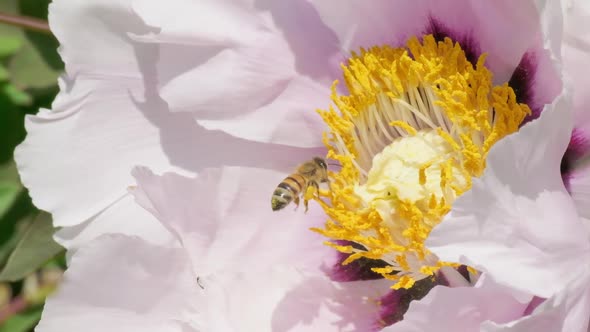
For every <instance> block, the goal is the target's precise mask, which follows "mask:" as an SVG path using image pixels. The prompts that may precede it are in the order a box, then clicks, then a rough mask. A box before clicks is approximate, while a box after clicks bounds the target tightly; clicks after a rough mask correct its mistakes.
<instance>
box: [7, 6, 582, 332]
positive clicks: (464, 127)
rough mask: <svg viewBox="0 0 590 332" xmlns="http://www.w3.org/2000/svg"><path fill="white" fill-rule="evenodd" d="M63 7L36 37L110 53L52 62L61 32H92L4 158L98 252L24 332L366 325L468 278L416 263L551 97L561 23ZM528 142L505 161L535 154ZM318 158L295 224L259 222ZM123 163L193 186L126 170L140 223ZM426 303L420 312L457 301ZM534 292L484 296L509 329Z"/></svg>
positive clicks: (420, 13)
mask: <svg viewBox="0 0 590 332" xmlns="http://www.w3.org/2000/svg"><path fill="white" fill-rule="evenodd" d="M62 1H63V3H62V5H63V6H64V7H60V6H59V2H58V3H57V4H56V5H54V7H53V8H52V13H53V14H52V15H53V16H52V17H53V19H52V20H53V21H54V22H62V24H63V31H65V30H67V29H66V28H67V27H68V26H69V27H71V26H72V25H71V22H72V21H76V20H77V19H78V18H79V17H85V18H88V20H89V22H91V23H93V24H95V25H96V26H95V28H96V29H98V30H99V32H100V33H98V34H95V35H97V36H101V39H104V40H105V41H108V42H107V43H105V46H106V45H110V46H115V47H117V49H116V51H117V53H114V54H113V56H112V59H111V57H110V56H109V57H106V58H98V59H97V57H96V56H94V54H95V53H92V55H90V54H86V53H84V51H83V48H82V47H81V48H76V49H75V50H76V51H75V52H72V53H68V52H67V47H68V40H69V39H68V38H69V37H68V36H70V35H69V34H70V33H71V34H73V36H74V37H72V38H73V39H72V43H73V44H72V45H76V44H75V43H74V42H75V41H82V40H84V42H85V43H86V39H87V38H80V37H86V35H85V34H84V32H80V31H76V30H74V31H73V32H69V30H68V33H65V32H63V35H62V36H61V37H60V32H59V31H60V29H59V28H58V27H56V28H54V29H55V30H56V34H57V35H58V37H59V38H60V40H61V41H62V43H63V44H64V51H63V54H64V58H65V60H66V63H67V64H68V67H67V70H68V76H67V77H66V78H65V79H64V82H68V83H67V85H64V89H63V90H64V91H63V92H62V94H61V95H60V98H61V99H59V100H58V102H56V104H55V105H54V108H55V110H54V111H44V112H43V113H41V114H40V115H39V116H38V117H36V118H31V119H30V120H29V125H28V130H29V131H30V133H31V134H30V137H29V138H28V139H27V141H26V142H25V143H24V144H23V146H22V147H21V148H20V150H19V153H18V159H19V167H20V170H21V173H22V176H23V181H24V182H25V184H26V185H27V186H29V187H31V193H32V196H33V198H34V200H35V203H36V204H38V205H39V206H40V207H42V208H44V209H47V210H49V211H51V212H53V213H54V216H55V218H56V224H57V225H59V226H66V227H67V228H64V229H62V231H61V233H60V234H59V237H60V238H61V239H62V241H73V242H70V243H69V245H70V247H71V248H77V247H79V246H80V245H81V244H84V243H86V242H88V241H89V239H95V240H94V241H93V242H92V243H91V244H90V245H89V246H88V248H87V249H86V248H82V249H81V250H80V251H79V252H78V253H76V254H74V256H73V258H72V261H71V269H70V272H68V273H67V274H66V282H65V284H64V286H63V289H62V291H61V292H60V293H59V294H58V295H57V296H56V297H55V298H54V299H52V300H51V301H49V302H48V306H47V310H46V312H45V315H44V318H43V321H42V323H41V324H40V326H39V329H40V330H44V329H45V330H48V331H51V330H58V329H59V330H62V329H63V328H64V326H66V324H67V326H71V324H84V326H86V324H88V325H90V326H91V328H95V329H97V330H98V329H100V330H105V329H106V330H117V329H120V330H125V331H129V330H144V329H146V328H151V327H153V328H158V329H162V330H171V331H174V330H180V329H183V330H189V331H190V330H204V331H211V330H213V331H218V330H221V331H223V330H257V331H259V330H263V331H264V330H275V331H281V330H290V329H291V330H300V329H321V330H322V331H324V330H360V331H366V330H371V329H372V330H379V329H382V328H383V327H385V326H387V325H390V324H392V323H394V322H396V321H399V320H400V319H401V318H402V317H401V316H402V315H403V313H404V311H405V308H407V306H408V303H409V302H410V301H412V300H415V299H420V298H422V297H423V296H425V295H426V294H428V293H429V291H430V290H431V289H433V288H434V287H436V286H437V285H446V286H452V287H454V286H470V285H471V284H472V283H474V282H475V277H477V276H478V274H479V273H478V272H477V271H475V270H474V269H470V270H469V269H466V268H465V267H464V266H460V264H459V262H462V260H461V259H460V258H459V257H452V258H453V259H447V256H444V255H438V251H434V252H433V251H431V248H430V247H429V246H427V245H426V241H427V239H428V236H429V233H430V231H431V230H432V229H433V228H434V227H436V226H437V225H438V224H439V223H440V222H441V221H442V220H443V218H445V216H446V215H447V213H448V212H449V211H450V210H451V208H453V207H455V205H456V204H455V200H457V199H459V200H461V199H462V198H461V197H462V195H467V193H470V192H472V186H473V184H474V183H475V184H477V183H479V182H478V181H477V178H478V177H480V176H481V175H482V174H484V172H485V170H486V165H487V164H488V163H489V160H488V159H489V158H490V157H488V154H489V153H490V151H491V150H492V149H493V147H494V146H495V145H497V144H500V143H502V142H503V141H505V140H508V141H509V142H510V139H511V138H512V137H513V136H510V135H511V134H513V133H519V132H521V131H524V130H525V129H526V128H528V127H529V126H532V125H533V124H534V123H536V122H539V121H534V122H531V121H532V120H534V119H536V118H538V117H539V116H540V114H541V111H542V109H543V106H544V105H545V104H547V103H551V102H552V101H553V100H554V99H555V97H556V96H557V95H558V94H559V93H560V92H561V90H562V86H561V85H562V84H561V79H560V76H559V74H558V68H557V67H556V64H555V63H554V61H553V60H557V59H556V58H552V56H553V57H556V55H557V54H559V47H560V45H561V34H560V31H559V30H560V29H559V21H560V17H559V13H560V11H552V10H550V8H547V6H549V5H545V6H542V5H543V4H539V7H535V4H534V3H533V2H532V1H521V2H518V3H514V2H508V1H501V2H498V1H496V2H485V3H482V2H476V1H467V0H466V1H452V2H451V1H448V2H445V1H443V2H440V1H438V2H435V1H421V2H413V3H412V4H409V3H405V2H402V1H398V2H391V1H385V0H383V1H373V2H363V3H357V2H354V3H353V2H344V3H343V2H342V1H339V2H338V3H333V2H330V1H310V2H304V1H282V2H270V1H267V2H264V1H261V2H257V3H252V2H243V1H222V2H219V1H202V2H199V3H198V4H197V3H192V2H189V1H186V0H182V1H181V0H175V1H172V2H170V3H167V4H166V6H163V5H161V4H158V3H155V2H152V1H139V0H136V1H131V0H130V1H126V2H124V3H122V4H120V3H117V4H114V3H110V2H107V1H96V3H91V4H90V3H89V4H75V5H72V4H67V6H73V7H72V8H74V9H69V7H67V6H66V2H65V1H64V0H62ZM60 8H62V11H60ZM72 13H74V14H72ZM81 14H83V15H81ZM70 15H72V16H70ZM84 15H85V16H84ZM60 17H62V18H60ZM52 24H53V25H56V24H57V25H58V26H59V23H52ZM111 25H113V26H112V27H111ZM90 27H91V28H93V27H94V25H92V24H91V25H90ZM101 29H103V30H101ZM78 34H81V36H80V35H78ZM102 36H104V38H102ZM110 42H112V44H111V43H110ZM78 45H79V44H78ZM97 52H98V51H97ZM69 54H71V57H70V55H69ZM64 84H65V83H64ZM75 88H79V89H81V91H82V92H81V93H75V94H72V91H74V92H77V90H75ZM68 96H70V97H71V98H68ZM102 102H109V103H110V102H112V103H114V104H113V105H106V104H105V105H103V104H101V103H102ZM330 103H331V104H332V105H331V106H330ZM316 108H320V111H319V113H320V116H318V115H317V114H315V113H314V112H313V110H314V109H316ZM115 109H117V110H118V111H119V112H118V113H117V114H113V115H112V116H109V117H108V118H107V119H106V120H105V119H103V118H101V117H100V116H99V115H102V114H109V115H110V113H108V112H113V113H114V110H115ZM105 110H106V112H107V113H97V112H100V111H102V112H105ZM119 114H123V116H120V118H119V117H117V115H119ZM128 117H129V118H128ZM193 120H194V121H193ZM529 122H530V125H529V124H527V123H529ZM105 123H108V124H109V126H107V127H106V128H104V127H103V125H104V124H105ZM111 123H113V124H112V127H110V126H111ZM86 126H87V127H86ZM556 127H559V128H561V130H566V129H568V128H565V129H564V128H562V126H556ZM521 128H523V129H521ZM533 128H536V127H533ZM109 129H110V130H109ZM324 130H325V135H324V136H323V140H321V137H322V136H321V133H322V132H323V131H324ZM529 130H533V129H529ZM569 130H570V132H569V134H570V136H571V128H569ZM56 131H57V132H58V133H59V134H56ZM64 131H65V132H66V134H64ZM526 132H527V131H525V135H524V136H525V137H526V138H527V139H528V140H527V142H526V143H527V144H523V145H522V146H519V147H518V149H517V150H516V151H520V152H522V151H525V152H526V151H528V150H527V147H529V146H535V147H536V148H537V149H538V148H539V146H536V145H535V144H536V143H537V142H536V141H535V140H531V137H529V136H527V135H526ZM73 133H76V134H78V135H77V136H75V135H73ZM71 137H80V139H75V140H71ZM568 141H569V137H568ZM322 142H323V144H325V149H326V150H327V152H326V150H323V149H317V147H319V146H320V144H322ZM48 143H49V144H51V146H60V148H61V147H65V148H61V149H60V150H59V151H64V152H65V153H67V155H65V157H63V158H55V156H54V155H53V153H54V152H53V151H52V150H51V149H50V148H47V144H48ZM121 143H125V144H121ZM506 144H508V143H506ZM119 146H120V148H119ZM107 148H108V149H109V150H110V149H113V148H117V149H118V150H117V154H118V155H121V156H122V157H121V158H117V159H116V160H112V158H111V155H112V153H108V154H107V153H106V152H107V151H108V152H110V151H109V150H107ZM515 149H516V148H515ZM49 151H51V152H49ZM89 151H92V152H89ZM318 152H319V153H321V154H325V155H326V157H327V158H329V159H332V160H333V161H336V162H337V163H338V164H339V166H336V167H334V168H333V169H331V171H330V180H331V181H330V184H329V187H324V188H322V190H319V191H318V192H314V191H313V190H309V191H308V190H304V200H305V201H309V200H312V199H313V200H314V201H315V202H312V203H311V204H310V205H311V212H310V213H307V214H304V213H303V212H302V211H299V213H293V212H292V211H288V210H289V209H286V210H284V211H280V212H277V213H273V212H272V211H270V206H269V205H270V204H268V200H269V196H270V194H271V193H272V191H273V189H274V186H276V184H277V183H279V182H280V181H281V179H282V178H283V177H285V176H286V175H287V174H288V172H287V171H286V170H285V169H286V166H287V165H291V167H292V166H294V165H296V164H297V163H299V162H302V161H305V160H307V159H309V158H311V156H312V155H315V154H316V153H318ZM509 152H513V151H507V152H505V155H503V156H501V157H498V158H514V155H513V154H510V153H509ZM49 156H51V157H49ZM552 157H553V159H551V161H552V162H553V163H557V164H559V163H560V162H561V160H562V155H552ZM73 158H75V159H73ZM41 159H42V160H43V162H39V161H40V160H41ZM107 160H108V162H106V161H107ZM138 164H143V165H147V166H149V167H150V169H154V171H156V172H157V173H161V172H163V171H176V172H179V173H181V174H182V175H185V176H195V174H197V175H196V176H197V177H196V180H190V179H189V178H183V177H181V176H180V175H165V176H164V177H162V178H157V177H155V176H154V175H152V174H150V173H149V172H147V171H146V170H145V169H139V170H138V171H136V172H135V175H136V178H137V182H138V183H137V188H136V189H135V190H134V194H135V197H136V199H137V201H138V203H139V205H140V206H142V207H143V208H144V209H145V210H147V211H149V212H151V214H146V213H145V211H143V210H142V209H140V208H139V206H138V205H136V204H135V203H133V202H132V198H131V196H129V195H128V194H126V193H125V192H124V190H125V189H126V188H127V187H128V186H129V185H132V184H133V180H132V179H131V178H130V175H129V173H127V172H129V171H130V169H131V168H132V167H133V166H134V165H138ZM40 165H43V166H44V167H43V168H42V169H41V167H40ZM74 165H75V166H74ZM86 165H90V166H93V167H96V169H94V170H90V171H87V170H86V169H85V168H84V167H85V166H86ZM224 165H229V166H233V167H222V166H224ZM208 166H209V167H210V166H213V167H217V168H216V169H217V170H215V171H211V172H213V173H212V174H213V175H211V173H207V171H205V172H204V171H203V170H204V169H206V168H207V167H208ZM234 167H235V168H234ZM273 169H274V170H273ZM277 169H279V170H281V172H279V173H277V172H276V170H277ZM104 170H107V171H106V172H103V171H104ZM48 172H51V175H52V176H48ZM53 173H55V174H53ZM95 173H96V174H101V175H100V176H95V177H88V174H93V175H94V174H95ZM66 174H67V175H66ZM66 176H67V177H66ZM64 179H66V180H64ZM88 179H91V180H88ZM95 180H96V181H95ZM63 181H68V186H64V188H63V190H62V192H60V193H58V194H56V193H55V192H53V191H52V186H55V184H56V183H60V182H63ZM560 181H561V180H560ZM69 182H73V183H71V184H70V183H69ZM244 184H247V185H244ZM95 187H96V189H97V190H94V189H95ZM89 188H90V189H89ZM250 188H252V189H250ZM578 188H579V187H578ZM48 189H49V190H48ZM475 189H477V187H475ZM242 200H243V201H242ZM457 202H460V201H457ZM264 206H266V207H264ZM318 206H319V208H321V209H318ZM326 216H327V218H328V221H327V222H325V219H326ZM290 221H291V222H290ZM121 225H125V226H124V227H123V226H121ZM119 226H121V227H119ZM309 227H313V230H314V231H315V232H316V233H319V234H320V235H321V236H318V235H314V234H313V233H311V232H309V231H307V228H309ZM285 228H286V229H285ZM113 233H114V234H118V235H113ZM101 234H102V235H101ZM121 234H123V235H121ZM133 236H136V237H133ZM326 238H327V239H328V240H329V241H328V245H329V247H327V246H321V242H322V241H324V240H325V239H326ZM452 239H453V237H451V236H449V237H448V239H443V242H444V241H452ZM444 243H447V242H444ZM433 248H436V250H441V249H440V246H434V247H433ZM334 249H335V250H334ZM479 249H480V248H479V247H476V248H473V250H474V252H477V250H479ZM122 251H124V252H125V254H124V255H121V256H118V257H117V260H116V261H115V263H114V264H113V263H111V261H110V259H109V257H111V256H113V255H120V253H121V252H122ZM156 253H161V255H158V254H156ZM146 254H147V255H148V256H150V257H145V258H142V256H143V255H146ZM136 261H137V262H140V263H139V264H136V265H134V264H132V263H130V262H136ZM97 262H100V263H98V264H97ZM91 266H95V267H96V268H98V267H101V270H100V271H106V272H105V275H106V276H108V277H107V278H106V280H105V277H104V276H101V277H100V279H98V280H97V279H94V278H96V277H97V275H98V273H97V270H96V269H91V268H90V267H91ZM107 267H108V268H110V269H111V270H105V269H107ZM475 267H479V266H475ZM490 275H491V277H492V278H494V279H496V275H495V274H493V273H490ZM68 276H69V279H67V278H68ZM176 279H177V280H176ZM68 280H70V281H68ZM120 280H124V282H123V283H121V281H120ZM175 280H176V281H177V282H175ZM504 281H505V280H504V279H501V278H500V279H498V282H504ZM142 282H143V283H142ZM96 283H101V287H104V288H103V289H101V290H100V292H97V293H94V292H93V291H92V289H93V287H92V286H93V285H95V284H96ZM160 285H165V286H160ZM158 286H160V287H164V288H170V292H169V293H164V294H163V293H162V292H161V289H158ZM390 286H391V287H393V288H394V289H393V290H389V289H388V287H390ZM484 286H485V287H488V286H487V284H483V283H482V284H480V285H478V288H477V289H482V290H483V291H484V292H485V291H486V289H487V288H485V287H484ZM489 287H491V288H490V289H492V292H495V289H497V288H494V287H495V286H489ZM121 288H123V290H124V292H116V294H115V293H114V292H112V290H113V289H121ZM442 288H443V287H438V288H434V290H433V291H432V293H431V294H432V296H433V297H435V298H436V296H438V294H444V295H445V296H447V297H446V298H448V296H450V295H449V294H452V293H450V292H448V290H446V289H445V290H443V289H442ZM145 289H148V290H149V293H146V294H143V291H145ZM474 289H475V288H474ZM109 290H110V291H109ZM462 291H463V289H462V290H459V294H461V293H463V292H462ZM488 292H490V291H489V290H488ZM138 294H141V296H138ZM357 294H358V296H357ZM478 294H481V293H475V296H479V295H478ZM533 294H535V295H537V294H536V293H531V294H528V295H526V296H525V297H526V298H522V297H517V296H516V295H515V294H513V292H512V290H506V294H499V295H498V296H499V297H498V298H502V299H506V301H511V302H510V303H512V304H513V305H514V306H513V308H514V310H508V311H506V312H501V313H498V315H495V314H494V315H491V316H490V318H489V319H490V320H491V321H492V322H496V323H498V324H503V323H505V322H507V321H510V320H513V319H518V318H520V317H522V315H524V312H521V313H519V312H518V310H519V309H520V308H527V307H528V306H529V305H531V302H532V301H534V298H533ZM541 295H542V294H541ZM469 296H471V295H469ZM515 296H516V297H515ZM486 298H487V297H485V296H484V297H480V298H479V300H477V299H476V300H477V301H476V302H478V303H479V304H481V301H482V300H483V299H486ZM160 299H162V300H160ZM415 303H418V302H415ZM104 308H107V310H105V309H104ZM236 308H238V309H236ZM459 308H461V307H459ZM87 312H90V313H91V314H88V315H86V314H84V313H87ZM455 312H456V311H455ZM105 315H107V316H108V317H113V319H112V320H108V321H106V322H105V320H104V317H105ZM408 315H410V316H411V313H409V314H408ZM411 317H412V316H411ZM484 317H486V318H487V316H484ZM99 319H100V320H99ZM470 323H473V324H472V325H470V326H477V324H479V323H481V321H472V322H470ZM394 327H395V325H394Z"/></svg>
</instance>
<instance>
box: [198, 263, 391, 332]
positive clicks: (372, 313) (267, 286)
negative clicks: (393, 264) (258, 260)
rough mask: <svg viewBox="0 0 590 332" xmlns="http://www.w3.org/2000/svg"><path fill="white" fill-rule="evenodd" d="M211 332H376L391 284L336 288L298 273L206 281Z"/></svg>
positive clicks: (362, 283) (284, 271)
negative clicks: (380, 303) (381, 300)
mask: <svg viewBox="0 0 590 332" xmlns="http://www.w3.org/2000/svg"><path fill="white" fill-rule="evenodd" d="M203 287H204V293H205V301H207V302H204V303H203V307H204V308H206V309H207V312H206V314H204V315H203V316H206V317H207V318H208V326H207V329H206V331H236V332H238V331H257V332H271V331H273V332H275V331H285V332H286V331H293V332H296V331H297V332H299V331H310V332H311V331H317V332H320V331H321V332H331V331H334V332H336V331H339V332H345V331H351V332H352V331H371V330H373V328H374V326H375V321H376V318H377V314H376V313H377V311H378V300H379V298H380V297H381V296H382V295H383V294H384V293H385V292H386V290H387V289H388V282H386V281H384V280H381V281H359V282H349V283H334V282H331V281H329V280H328V279H327V278H325V277H321V276H313V275H312V276H309V275H306V274H304V273H301V272H300V271H298V270H297V269H293V268H283V267H273V268H271V269H269V270H268V271H266V272H264V273H260V274H243V275H238V274H235V275H232V274H223V275H222V276H219V277H217V278H214V277H210V278H206V279H205V280H204V281H203Z"/></svg>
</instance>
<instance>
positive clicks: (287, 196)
mask: <svg viewBox="0 0 590 332" xmlns="http://www.w3.org/2000/svg"><path fill="white" fill-rule="evenodd" d="M323 182H328V165H327V164H326V162H325V161H324V159H322V158H320V157H315V158H313V159H312V160H309V161H307V162H304V163H303V164H301V165H299V167H297V170H296V171H295V173H293V174H291V175H289V176H287V177H286V178H285V179H284V180H283V181H282V182H281V183H279V185H278V186H277V188H276V189H275V191H274V192H273V193H272V198H271V200H270V202H271V206H272V210H273V211H278V210H280V209H282V208H284V207H285V206H287V205H288V204H289V203H291V202H295V205H296V206H297V207H299V201H300V196H303V195H305V193H306V192H307V189H308V188H309V187H314V188H315V189H316V191H318V190H319V183H323ZM303 205H304V206H305V212H307V209H308V208H307V200H306V199H305V198H304V199H303ZM297 207H296V209H297Z"/></svg>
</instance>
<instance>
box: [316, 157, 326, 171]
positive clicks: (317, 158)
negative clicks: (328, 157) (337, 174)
mask: <svg viewBox="0 0 590 332" xmlns="http://www.w3.org/2000/svg"><path fill="white" fill-rule="evenodd" d="M313 161H314V162H315V163H316V164H318V165H319V166H320V167H321V168H323V169H325V170H327V169H328V165H326V162H325V161H324V159H322V158H320V157H315V158H313Z"/></svg>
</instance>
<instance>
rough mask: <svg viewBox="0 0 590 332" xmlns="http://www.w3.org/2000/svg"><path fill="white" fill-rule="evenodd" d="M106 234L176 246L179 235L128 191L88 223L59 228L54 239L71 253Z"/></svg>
mask: <svg viewBox="0 0 590 332" xmlns="http://www.w3.org/2000/svg"><path fill="white" fill-rule="evenodd" d="M102 234H124V235H129V236H138V237H140V238H141V239H143V240H145V241H146V242H148V243H150V244H155V245H160V246H165V247H175V246H178V242H177V240H176V238H175V237H174V236H173V235H172V234H171V233H170V232H169V231H168V230H167V229H166V228H165V227H164V226H163V225H162V223H160V222H159V221H158V220H157V219H156V218H155V217H154V216H153V215H152V214H150V213H149V212H148V211H146V210H145V209H144V208H142V207H141V206H139V205H138V204H137V203H135V201H134V198H133V196H131V195H129V194H127V195H125V196H124V197H123V198H121V199H120V200H118V201H116V202H115V203H113V204H112V205H111V206H109V207H108V208H107V209H105V210H104V211H102V212H100V213H99V214H98V215H96V216H94V217H92V218H90V219H89V220H87V221H86V222H84V223H82V224H79V225H76V226H71V227H64V228H62V229H60V230H58V231H57V232H56V233H55V235H54V238H55V240H56V241H57V242H58V243H59V244H61V245H62V246H64V247H66V248H68V253H70V252H72V251H75V249H77V248H80V247H82V246H84V245H85V244H87V243H89V242H91V241H92V240H94V239H95V238H97V237H99V236H100V235H102Z"/></svg>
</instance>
